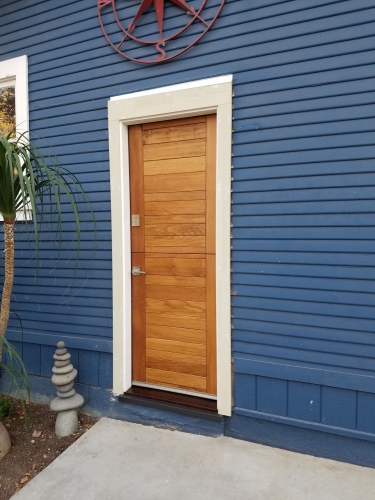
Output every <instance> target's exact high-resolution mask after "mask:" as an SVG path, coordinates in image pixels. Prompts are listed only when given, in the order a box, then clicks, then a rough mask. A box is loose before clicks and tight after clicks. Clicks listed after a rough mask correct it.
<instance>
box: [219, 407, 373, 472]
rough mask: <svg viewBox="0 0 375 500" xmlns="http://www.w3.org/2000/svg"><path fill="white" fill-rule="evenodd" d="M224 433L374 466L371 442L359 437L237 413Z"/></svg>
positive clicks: (308, 453)
mask: <svg viewBox="0 0 375 500" xmlns="http://www.w3.org/2000/svg"><path fill="white" fill-rule="evenodd" d="M225 435H226V436H228V437H233V438H236V439H243V440H245V441H251V442H253V443H259V444H264V445H266V446H272V447H275V448H282V449H284V450H289V451H294V452H297V453H303V454H305V455H313V456H315V457H321V458H328V459H331V460H338V461H340V462H347V463H350V464H355V465H361V466H363V467H372V468H375V446H374V443H373V442H371V441H365V440H362V439H354V438H351V437H346V436H338V435H335V434H329V433H328V432H319V431H317V430H312V429H304V428H301V427H295V426H293V425H286V424H285V423H279V422H271V421H267V420H263V419H258V418H252V417H248V416H247V417H245V416H242V415H236V414H234V415H233V416H232V417H231V418H228V419H227V420H226V428H225Z"/></svg>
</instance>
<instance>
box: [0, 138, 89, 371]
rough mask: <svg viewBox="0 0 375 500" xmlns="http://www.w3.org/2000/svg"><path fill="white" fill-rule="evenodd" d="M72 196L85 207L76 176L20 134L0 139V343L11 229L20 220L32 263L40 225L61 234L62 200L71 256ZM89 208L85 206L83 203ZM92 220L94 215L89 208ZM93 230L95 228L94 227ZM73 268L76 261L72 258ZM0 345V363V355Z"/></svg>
mask: <svg viewBox="0 0 375 500" xmlns="http://www.w3.org/2000/svg"><path fill="white" fill-rule="evenodd" d="M77 195H80V196H81V199H83V201H84V203H85V204H88V205H89V202H88V199H87V197H86V195H85V193H84V191H83V189H82V186H81V184H80V183H79V182H78V180H77V178H76V177H75V176H74V175H73V174H72V173H71V172H69V171H68V170H66V169H65V168H63V167H61V166H60V165H59V162H58V161H57V158H56V157H55V156H46V157H45V156H44V155H43V154H42V152H41V150H40V149H39V148H37V147H36V146H35V145H34V144H33V143H32V142H31V141H29V140H28V139H27V137H26V135H25V134H23V135H21V136H19V137H18V138H17V139H11V137H10V135H8V136H6V137H4V136H1V135H0V214H1V215H2V217H3V220H4V244H5V273H4V283H3V293H2V299H1V309H0V340H1V339H2V338H4V336H5V333H6V330H7V326H8V322H9V314H10V301H11V295H12V289H13V280H14V228H15V223H16V221H17V219H18V218H22V219H23V220H24V224H25V226H26V230H27V232H28V234H29V231H30V226H31V229H32V235H33V237H30V236H31V231H30V234H29V238H28V239H29V242H31V241H34V245H35V251H36V259H38V250H39V232H40V225H41V224H45V223H46V222H49V221H51V222H52V221H53V222H54V223H56V224H57V226H56V227H57V231H58V232H59V234H60V242H61V230H62V226H61V224H62V198H65V199H67V200H68V201H69V203H68V205H69V206H70V208H71V210H72V213H73V216H74V221H75V230H76V235H77V258H78V253H79V249H80V218H79V213H80V212H79V208H78V207H79V203H78V201H77ZM89 207H90V205H89ZM90 212H91V215H92V218H93V222H94V228H95V219H94V214H93V212H92V210H91V207H90ZM95 231H96V229H95ZM76 266H77V259H76ZM2 345H3V343H2V342H1V341H0V362H1V355H2Z"/></svg>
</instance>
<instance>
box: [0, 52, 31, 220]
mask: <svg viewBox="0 0 375 500" xmlns="http://www.w3.org/2000/svg"><path fill="white" fill-rule="evenodd" d="M28 130H29V92H28V71H27V56H21V57H15V58H13V59H7V60H6V61H0V134H1V135H7V134H8V133H12V136H13V137H15V136H16V134H17V135H20V134H23V133H25V135H26V136H27V137H28ZM15 131H16V132H15ZM17 218H18V219H19V220H24V218H25V213H24V212H23V211H22V212H20V213H19V214H18V216H17ZM27 218H29V216H28V215H27ZM0 220H2V217H1V216H0Z"/></svg>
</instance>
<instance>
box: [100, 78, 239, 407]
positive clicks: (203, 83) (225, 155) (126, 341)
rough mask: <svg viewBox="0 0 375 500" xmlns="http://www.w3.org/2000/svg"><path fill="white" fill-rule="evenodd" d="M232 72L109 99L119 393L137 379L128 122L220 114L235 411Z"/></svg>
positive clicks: (220, 304)
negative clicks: (133, 353)
mask: <svg viewBox="0 0 375 500" xmlns="http://www.w3.org/2000/svg"><path fill="white" fill-rule="evenodd" d="M232 80H233V78H232V75H227V76H222V77H217V78H210V79H207V80H199V81H194V82H188V83H186V84H180V85H172V86H169V87H162V88H157V89H153V90H148V91H144V92H137V93H133V94H125V95H122V96H117V97H112V98H111V100H110V101H109V102H108V120H109V156H110V175H111V208H112V259H113V260H112V265H113V392H114V393H115V394H122V393H123V392H125V391H127V390H128V389H129V388H130V387H131V384H132V366H131V360H132V356H131V346H132V340H131V337H132V335H131V245H130V235H131V232H130V215H131V214H130V190H129V148H128V126H129V125H134V124H137V123H139V124H142V123H147V122H155V121H162V120H170V119H177V118H184V117H185V118H186V117H189V116H197V115H204V114H211V113H216V114H217V155H216V157H217V163H216V304H217V307H216V311H217V312H216V324H217V332H216V336H217V402H218V412H219V414H221V415H227V416H230V415H231V408H232V375H231V316H230V215H231V157H232Z"/></svg>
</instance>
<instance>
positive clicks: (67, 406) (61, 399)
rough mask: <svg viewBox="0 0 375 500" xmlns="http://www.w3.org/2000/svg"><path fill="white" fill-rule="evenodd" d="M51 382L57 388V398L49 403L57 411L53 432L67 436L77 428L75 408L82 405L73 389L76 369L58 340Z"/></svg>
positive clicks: (81, 398) (62, 343) (79, 397)
mask: <svg viewBox="0 0 375 500" xmlns="http://www.w3.org/2000/svg"><path fill="white" fill-rule="evenodd" d="M53 358H54V359H55V364H54V367H53V368H52V371H53V375H52V379H51V380H52V383H53V384H54V385H55V387H56V389H57V398H55V399H54V400H53V401H52V403H51V410H52V411H57V412H58V415H57V419H56V427H55V432H56V435H57V436H60V437H62V436H69V435H71V434H74V432H75V431H76V430H77V428H78V416H77V409H78V408H80V407H81V406H82V405H83V402H84V401H83V397H82V396H81V395H80V394H77V393H76V391H75V390H74V379H75V378H76V376H77V370H76V369H75V368H74V367H73V365H72V364H71V363H70V354H69V353H68V350H67V349H66V348H65V344H64V342H58V344H57V349H56V351H55V354H54V355H53Z"/></svg>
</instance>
